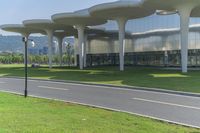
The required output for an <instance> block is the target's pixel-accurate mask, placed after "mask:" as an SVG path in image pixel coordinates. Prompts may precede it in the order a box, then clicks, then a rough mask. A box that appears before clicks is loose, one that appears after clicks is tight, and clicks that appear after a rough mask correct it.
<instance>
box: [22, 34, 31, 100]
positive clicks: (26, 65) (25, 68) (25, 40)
mask: <svg viewBox="0 0 200 133" xmlns="http://www.w3.org/2000/svg"><path fill="white" fill-rule="evenodd" d="M22 41H23V42H24V48H25V58H24V60H25V62H24V63H25V64H24V65H25V67H24V73H25V89H24V97H25V98H26V97H27V96H28V54H27V53H28V52H27V48H28V41H31V42H33V40H31V39H28V38H27V37H23V38H22ZM33 43H34V42H33Z"/></svg>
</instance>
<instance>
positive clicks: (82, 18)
mask: <svg viewBox="0 0 200 133" xmlns="http://www.w3.org/2000/svg"><path fill="white" fill-rule="evenodd" d="M52 20H53V21H54V22H56V23H61V24H66V25H71V26H75V28H76V29H77V30H78V45H79V66H80V69H83V66H84V64H83V63H84V61H83V60H84V58H85V57H84V55H85V54H84V47H85V44H84V43H85V41H84V36H85V28H86V26H94V25H100V24H104V23H106V21H104V20H102V19H97V18H93V17H91V16H90V14H89V12H88V10H87V9H85V10H80V11H76V12H72V13H61V14H55V15H53V16H52Z"/></svg>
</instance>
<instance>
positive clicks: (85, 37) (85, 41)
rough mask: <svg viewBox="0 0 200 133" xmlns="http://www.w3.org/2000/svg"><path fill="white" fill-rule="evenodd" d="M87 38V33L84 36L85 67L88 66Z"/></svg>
mask: <svg viewBox="0 0 200 133" xmlns="http://www.w3.org/2000/svg"><path fill="white" fill-rule="evenodd" d="M87 40H88V36H87V35H85V36H84V54H83V55H84V57H83V58H84V67H87Z"/></svg>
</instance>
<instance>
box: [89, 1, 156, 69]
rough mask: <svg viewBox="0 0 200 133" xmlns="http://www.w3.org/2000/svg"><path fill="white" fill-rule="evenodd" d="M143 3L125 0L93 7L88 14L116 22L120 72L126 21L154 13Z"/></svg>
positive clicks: (122, 65)
mask: <svg viewBox="0 0 200 133" xmlns="http://www.w3.org/2000/svg"><path fill="white" fill-rule="evenodd" d="M142 4H143V1H138V0H126V1H116V2H111V3H105V4H100V5H97V6H93V7H91V8H90V9H89V12H90V14H91V15H92V16H94V17H99V18H104V19H106V20H116V21H117V24H118V27H119V57H120V70H121V71H123V70H124V53H125V27H126V22H127V20H128V19H136V18H142V17H145V16H149V15H151V14H153V13H154V11H155V10H152V9H151V8H147V7H145V6H143V5H142Z"/></svg>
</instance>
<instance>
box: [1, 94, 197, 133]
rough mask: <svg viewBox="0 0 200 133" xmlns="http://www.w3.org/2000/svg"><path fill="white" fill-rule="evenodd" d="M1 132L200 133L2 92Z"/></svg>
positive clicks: (151, 121)
mask: <svg viewBox="0 0 200 133" xmlns="http://www.w3.org/2000/svg"><path fill="white" fill-rule="evenodd" d="M0 133H200V130H198V129H194V128H188V127H183V126H179V125H174V124H169V123H165V122H161V121H157V120H153V119H149V118H143V117H139V116H135V115H130V114H126V113H121V112H113V111H108V110H103V109H98V108H92V107H87V106H81V105H75V104H70V103H64V102H58V101H53V100H45V99H37V98H28V99H25V98H23V97H22V96H18V95H13V94H7V93H0Z"/></svg>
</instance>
